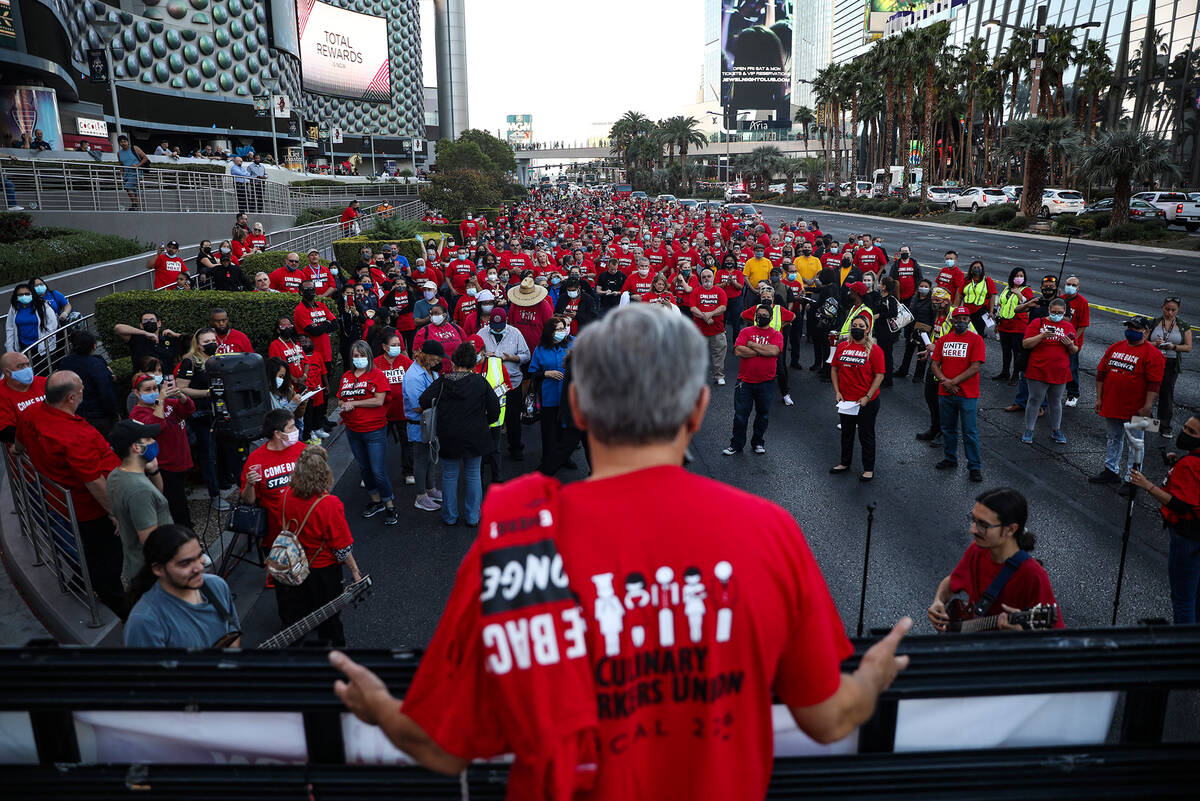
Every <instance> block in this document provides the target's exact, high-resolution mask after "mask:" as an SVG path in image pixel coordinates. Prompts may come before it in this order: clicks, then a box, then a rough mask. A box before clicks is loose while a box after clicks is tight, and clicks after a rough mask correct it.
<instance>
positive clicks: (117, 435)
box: [108, 419, 162, 459]
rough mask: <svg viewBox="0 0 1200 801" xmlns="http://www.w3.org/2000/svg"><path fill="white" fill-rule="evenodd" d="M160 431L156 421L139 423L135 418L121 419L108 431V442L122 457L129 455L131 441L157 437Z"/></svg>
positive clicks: (160, 427)
mask: <svg viewBox="0 0 1200 801" xmlns="http://www.w3.org/2000/svg"><path fill="white" fill-rule="evenodd" d="M161 431H162V426H160V425H159V424H158V423H149V424H147V423H139V422H138V421H136V420H129V419H126V420H122V421H120V422H119V423H117V424H116V425H114V426H113V427H112V429H111V430H110V431H109V432H108V444H109V445H111V446H112V449H113V451H114V452H115V453H116V454H117V456H120V457H121V458H122V459H124V458H125V457H126V456H128V455H129V449H130V447H132V445H133V443H135V442H137V441H138V440H139V439H144V438H146V437H157V436H158V435H159V432H161Z"/></svg>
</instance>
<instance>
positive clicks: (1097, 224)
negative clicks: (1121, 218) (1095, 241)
mask: <svg viewBox="0 0 1200 801" xmlns="http://www.w3.org/2000/svg"><path fill="white" fill-rule="evenodd" d="M1083 220H1090V221H1091V222H1092V227H1093V229H1094V230H1097V231H1099V230H1102V229H1104V228H1107V227H1108V225H1109V223H1111V222H1112V212H1111V211H1090V212H1088V213H1087V214H1080V215H1079V216H1078V217H1076V218H1075V223H1076V225H1078V224H1079V223H1080V222H1082V221H1083ZM1079 227H1080V228H1083V226H1082V225H1079Z"/></svg>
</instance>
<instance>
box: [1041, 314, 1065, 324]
mask: <svg viewBox="0 0 1200 801" xmlns="http://www.w3.org/2000/svg"><path fill="white" fill-rule="evenodd" d="M1046 316H1047V317H1049V318H1050V322H1052V323H1061V322H1062V320H1063V318H1064V317H1066V316H1067V315H1065V314H1048V315H1046Z"/></svg>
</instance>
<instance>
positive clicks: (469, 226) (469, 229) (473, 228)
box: [458, 212, 479, 242]
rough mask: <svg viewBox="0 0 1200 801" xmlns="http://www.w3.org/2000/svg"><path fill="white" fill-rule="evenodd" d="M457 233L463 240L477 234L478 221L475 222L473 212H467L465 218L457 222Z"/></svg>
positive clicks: (472, 237)
mask: <svg viewBox="0 0 1200 801" xmlns="http://www.w3.org/2000/svg"><path fill="white" fill-rule="evenodd" d="M458 233H459V236H460V238H461V239H462V241H464V242H466V241H468V240H471V239H474V238H475V237H477V236H479V223H477V222H475V215H474V214H473V213H471V212H467V219H465V220H463V221H462V222H460V223H459V224H458Z"/></svg>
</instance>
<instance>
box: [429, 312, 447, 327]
mask: <svg viewBox="0 0 1200 801" xmlns="http://www.w3.org/2000/svg"><path fill="white" fill-rule="evenodd" d="M429 322H431V323H432V324H434V325H441V324H442V323H444V322H446V317H445V315H442V314H431V315H430V316H429Z"/></svg>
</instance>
